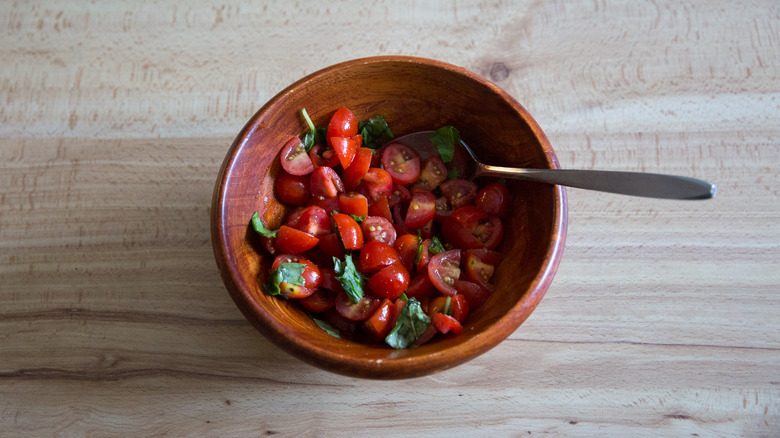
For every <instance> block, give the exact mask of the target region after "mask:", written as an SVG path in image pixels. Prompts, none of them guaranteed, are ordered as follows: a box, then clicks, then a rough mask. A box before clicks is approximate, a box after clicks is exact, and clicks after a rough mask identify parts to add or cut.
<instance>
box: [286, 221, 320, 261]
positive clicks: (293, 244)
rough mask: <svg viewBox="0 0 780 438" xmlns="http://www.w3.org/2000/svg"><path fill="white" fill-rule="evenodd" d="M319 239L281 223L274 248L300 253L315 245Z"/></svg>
mask: <svg viewBox="0 0 780 438" xmlns="http://www.w3.org/2000/svg"><path fill="white" fill-rule="evenodd" d="M319 241H320V239H318V238H316V237H314V236H312V235H311V234H309V233H305V232H303V231H300V230H296V229H295V228H292V227H288V226H287V225H282V226H281V228H279V231H278V232H277V233H276V243H275V244H276V249H278V250H279V251H282V252H289V253H296V254H297V253H302V252H305V251H308V250H310V249H312V248H314V247H315V246H317V242H319Z"/></svg>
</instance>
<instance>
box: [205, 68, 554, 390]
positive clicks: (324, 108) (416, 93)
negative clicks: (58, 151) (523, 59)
mask: <svg viewBox="0 0 780 438" xmlns="http://www.w3.org/2000/svg"><path fill="white" fill-rule="evenodd" d="M340 106H346V107H348V108H350V109H351V110H352V111H353V112H354V113H355V115H356V116H357V118H358V120H367V119H368V118H370V117H372V116H374V115H377V114H380V115H382V116H383V117H384V118H385V119H386V120H387V121H388V123H389V125H390V127H391V129H392V130H393V133H394V134H395V135H396V136H401V135H404V134H407V133H411V132H415V131H421V130H432V129H437V128H439V127H441V126H443V125H448V124H449V125H453V126H455V127H456V128H458V130H459V131H460V133H461V137H462V138H463V139H464V141H466V142H467V143H468V144H469V145H470V146H471V147H472V148H473V149H474V150H475V151H476V152H477V154H478V156H480V158H481V159H482V160H483V161H485V162H486V163H489V164H501V165H506V166H518V167H537V168H551V167H558V165H557V160H556V157H555V154H554V153H553V151H552V148H551V147H550V145H549V143H548V141H547V139H546V137H545V136H544V134H543V133H542V131H541V130H540V128H539V127H538V125H537V124H536V122H535V121H534V120H533V119H532V118H531V116H530V115H529V114H528V113H527V112H526V110H525V109H524V108H523V107H522V106H520V104H519V103H517V102H516V101H515V100H514V99H513V98H512V97H510V96H509V95H507V94H506V93H505V92H503V91H502V90H500V89H499V88H497V87H496V86H494V85H492V84H490V83H489V82H487V81H485V80H484V79H482V78H480V77H478V76H476V75H474V74H473V73H470V72H468V71H466V70H464V69H462V68H459V67H455V66H452V65H449V64H445V63H441V62H437V61H431V60H424V59H420V58H407V57H382V58H368V59H361V60H355V61H349V62H346V63H342V64H337V65H335V66H332V67H329V68H326V69H324V70H321V71H318V72H316V73H313V74H311V75H309V76H307V77H305V78H303V79H301V80H300V81H298V82H296V83H294V84H293V85H291V86H290V87H288V88H287V89H285V90H284V91H282V92H281V93H279V94H278V95H277V96H276V97H274V98H273V99H272V100H271V101H269V102H268V103H267V104H266V105H264V106H263V108H261V109H260V111H258V113H257V114H255V116H254V117H253V118H252V119H251V120H250V121H249V122H248V123H247V125H246V127H245V128H244V129H243V130H242V131H241V133H240V134H239V135H238V137H237V138H236V140H235V142H234V144H233V146H232V147H231V149H230V151H229V153H228V156H227V157H226V159H225V162H224V163H223V166H222V169H221V171H220V175H219V179H218V182H217V187H216V188H215V193H214V206H213V217H212V227H213V230H212V232H213V243H214V250H215V255H216V258H217V263H218V266H219V268H220V271H221V274H222V276H223V279H224V280H225V284H226V286H227V288H228V291H229V292H230V294H231V296H232V297H233V299H234V300H235V302H236V304H237V305H238V307H239V308H240V309H241V311H242V312H243V313H244V315H245V316H246V317H247V318H248V319H249V320H250V321H251V322H252V323H253V324H254V325H255V327H257V329H258V330H260V331H261V332H262V333H263V334H265V335H266V336H267V337H268V338H269V339H271V340H272V341H273V342H274V343H276V344H277V345H279V346H280V347H282V348H284V349H286V350H287V351H289V352H290V353H292V354H293V355H295V356H297V357H298V358H300V359H303V360H305V361H307V362H309V363H311V364H314V365H316V366H319V367H322V368H325V369H328V370H331V371H334V372H337V373H341V374H347V375H352V376H359V377H370V378H382V379H389V378H402V377H413V376H420V375H425V374H429V373H432V372H435V371H440V370H443V369H446V368H449V367H451V366H454V365H457V364H460V363H462V362H464V361H466V360H469V359H471V358H473V357H475V356H477V355H479V354H481V353H483V352H485V351H487V350H488V349H490V348H491V347H493V346H494V345H496V344H497V343H499V342H500V341H501V340H503V339H504V338H506V337H507V336H508V335H510V334H511V333H512V332H513V331H514V330H515V329H516V328H517V327H518V326H519V325H520V324H521V323H522V322H523V321H524V320H525V319H526V318H527V317H528V316H529V315H530V313H531V311H532V310H533V309H534V308H535V307H536V305H537V304H538V302H539V300H540V299H541V298H542V296H543V295H544V293H545V291H546V290H547V288H548V286H549V283H550V281H551V280H552V276H553V275H554V272H555V269H556V267H557V264H558V261H559V259H560V255H561V252H562V248H563V242H564V239H565V232H566V204H565V192H564V190H563V189H562V188H560V187H556V186H551V185H543V184H536V183H529V182H521V181H514V180H513V181H507V184H508V186H509V189H510V192H511V193H512V206H511V214H510V218H509V219H507V220H505V221H504V231H505V235H504V240H503V243H502V245H501V246H500V247H499V249H500V250H501V251H502V252H503V253H504V260H503V261H502V263H501V264H500V265H499V267H498V269H497V271H496V273H495V274H494V283H495V285H496V290H495V292H494V293H493V295H492V296H491V298H490V299H489V300H488V301H487V302H486V303H485V304H484V305H483V306H482V307H480V308H479V309H477V310H476V311H474V312H473V313H472V314H471V315H470V316H469V318H468V321H467V324H466V325H465V330H464V332H463V334H461V335H459V336H454V337H448V338H445V339H442V340H438V341H435V342H430V343H428V344H425V345H423V346H421V347H419V348H414V349H407V350H393V349H391V348H389V347H387V346H383V345H376V346H373V345H366V344H360V343H355V342H351V341H347V340H342V339H337V338H334V337H332V336H329V335H327V334H326V333H325V332H324V331H322V330H321V329H319V328H318V327H317V326H316V325H315V324H314V323H313V322H312V320H311V319H310V318H309V317H308V316H307V315H306V314H305V313H304V312H303V311H301V310H300V308H299V306H297V305H296V304H295V303H292V302H288V301H285V300H283V299H279V298H276V297H271V296H268V295H266V294H265V293H264V292H263V291H262V289H261V284H262V283H263V281H265V277H266V275H267V273H268V271H269V269H270V266H271V263H272V261H273V257H272V256H270V255H269V254H267V253H266V252H264V251H263V250H261V249H260V248H259V246H258V245H257V240H256V239H255V238H254V236H253V235H252V233H253V232H250V229H249V227H248V223H249V218H250V216H251V215H252V213H253V212H255V211H259V212H260V213H261V214H262V212H263V211H265V209H266V208H268V207H269V206H270V205H271V204H272V203H273V198H274V189H273V181H274V178H275V177H276V175H277V174H278V173H279V172H280V170H281V165H280V164H279V159H278V155H279V152H280V150H281V148H282V146H283V145H284V144H285V142H286V141H287V140H289V139H290V138H291V137H292V136H295V135H300V134H301V133H302V132H303V131H304V127H305V122H304V121H303V119H302V118H301V115H300V110H301V108H305V109H306V111H307V112H308V113H309V115H310V116H311V118H312V119H313V121H314V123H315V124H316V125H317V126H322V125H326V124H327V122H328V120H329V118H330V116H331V115H332V113H333V112H334V111H335V109H336V108H338V107H340Z"/></svg>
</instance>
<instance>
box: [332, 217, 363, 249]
mask: <svg viewBox="0 0 780 438" xmlns="http://www.w3.org/2000/svg"><path fill="white" fill-rule="evenodd" d="M333 221H334V222H335V223H336V229H337V230H338V233H339V236H340V237H341V243H342V244H343V245H344V249H345V250H353V249H360V248H362V247H363V231H362V230H361V229H360V225H358V223H357V222H356V221H355V219H352V218H351V217H350V216H349V215H346V214H343V213H336V214H334V215H333Z"/></svg>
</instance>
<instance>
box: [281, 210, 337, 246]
mask: <svg viewBox="0 0 780 438" xmlns="http://www.w3.org/2000/svg"><path fill="white" fill-rule="evenodd" d="M287 225H288V226H290V227H293V228H295V229H296V230H301V231H303V232H305V233H309V234H311V235H312V236H314V237H317V238H319V237H321V236H322V235H324V234H328V233H330V231H331V223H330V217H329V216H328V213H327V212H326V211H325V209H324V208H322V207H320V206H317V205H310V206H308V207H303V208H300V209H298V210H295V211H294V212H293V213H292V214H290V217H289V218H287Z"/></svg>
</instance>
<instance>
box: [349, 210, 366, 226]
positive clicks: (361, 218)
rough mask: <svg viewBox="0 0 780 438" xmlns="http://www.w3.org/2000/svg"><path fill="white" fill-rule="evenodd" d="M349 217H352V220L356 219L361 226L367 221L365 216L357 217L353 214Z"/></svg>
mask: <svg viewBox="0 0 780 438" xmlns="http://www.w3.org/2000/svg"><path fill="white" fill-rule="evenodd" d="M349 217H351V218H352V219H355V222H357V223H359V224H360V223H363V221H364V220H366V217H365V216H357V215H354V214H351V213H350V215H349Z"/></svg>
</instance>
